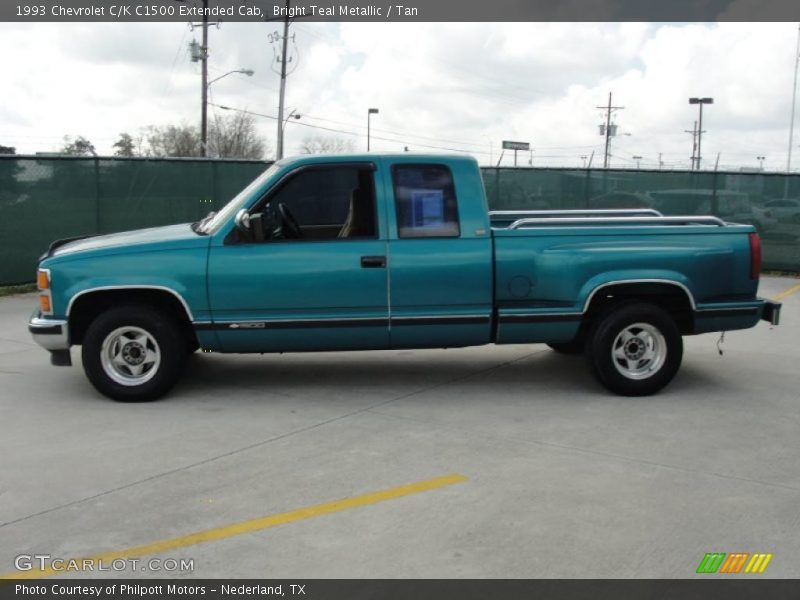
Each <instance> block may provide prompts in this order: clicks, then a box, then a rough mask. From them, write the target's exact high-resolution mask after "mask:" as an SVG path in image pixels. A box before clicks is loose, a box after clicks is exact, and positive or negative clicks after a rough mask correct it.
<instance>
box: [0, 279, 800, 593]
mask: <svg viewBox="0 0 800 600" xmlns="http://www.w3.org/2000/svg"><path fill="white" fill-rule="evenodd" d="M797 283H799V282H798V280H792V279H780V278H765V279H763V280H762V289H761V292H760V293H761V295H762V296H766V297H775V296H776V295H778V294H779V293H780V292H781V291H783V290H787V289H789V288H791V287H792V286H794V285H796V284H797ZM783 302H784V310H783V315H782V324H781V326H780V327H776V328H771V327H770V326H769V325H768V324H766V323H761V324H760V325H759V326H758V327H756V328H755V329H751V330H747V331H738V332H731V333H728V334H727V335H726V336H725V341H724V343H723V344H722V348H723V349H724V355H722V356H720V355H719V353H718V352H717V341H718V337H719V336H718V335H704V336H697V337H691V338H687V339H686V352H685V357H684V363H683V367H682V370H681V372H680V373H679V375H678V376H677V378H676V379H675V381H673V383H672V384H671V385H670V386H669V387H668V388H667V389H666V390H665V391H663V392H662V393H661V394H659V395H657V396H654V397H649V398H621V397H616V396H612V395H609V394H608V393H607V392H606V391H605V390H603V389H602V388H600V387H599V386H598V385H597V384H596V383H595V382H594V380H593V379H592V377H591V375H590V373H589V371H588V369H587V368H586V366H585V365H584V362H583V360H582V359H581V358H572V357H564V356H561V355H558V354H555V353H554V352H552V351H550V350H549V349H548V348H547V347H546V346H541V345H527V346H506V347H502V346H498V347H495V346H485V347H480V348H468V349H451V350H425V351H387V352H369V353H355V352H348V353H339V354H334V353H318V354H284V355H274V356H273V355H268V356H238V355H214V354H212V355H202V354H198V355H195V356H193V358H192V360H191V364H190V365H189V367H188V369H187V374H186V378H185V379H184V381H183V382H182V383H181V384H179V385H178V387H177V388H176V389H175V390H174V392H173V393H172V395H171V396H170V397H168V398H167V399H165V400H163V401H160V402H155V403H149V404H133V405H126V404H118V403H114V402H112V401H110V400H107V399H105V398H104V397H102V396H100V395H99V394H98V393H97V392H95V391H94V389H93V388H92V387H91V386H90V385H89V383H88V382H87V380H86V379H85V377H84V375H83V372H82V369H81V367H80V360H79V352H78V351H77V350H76V349H73V360H75V362H76V366H74V367H72V368H56V367H51V366H49V363H48V357H47V354H46V353H45V352H44V351H43V350H42V349H40V348H39V347H38V346H36V345H34V344H33V342H32V341H31V340H30V338H29V335H28V333H27V330H26V321H27V317H28V315H29V313H30V311H31V310H32V307H33V304H34V297H33V296H31V295H27V296H16V297H9V298H2V299H0V390H2V391H1V392H0V473H2V477H0V575H2V574H8V573H10V572H12V571H13V569H14V558H15V556H17V555H19V554H35V553H38V554H49V555H52V556H53V557H61V558H71V557H84V556H96V555H103V554H104V553H108V552H112V553H113V552H115V551H123V552H122V555H125V552H124V550H125V549H129V548H132V547H137V546H140V545H148V544H149V545H151V546H149V547H148V549H147V552H148V553H150V556H153V557H160V558H176V559H181V558H184V559H194V570H193V571H192V572H188V571H186V572H183V573H175V574H174V575H183V576H187V577H281V578H282V577H291V578H323V577H666V578H685V577H691V576H694V573H695V569H696V568H697V566H698V564H699V563H700V561H701V559H702V558H703V555H704V554H705V553H706V552H715V551H716V552H751V553H753V552H769V553H772V554H773V558H772V560H771V562H770V563H769V567H768V569H767V570H766V572H765V573H764V575H761V577H798V576H800V562H798V560H797V557H798V556H799V555H800V539H799V538H798V537H797V535H796V532H797V530H798V526H800V438H799V437H798V435H797V432H798V430H800V391H799V390H800V368H798V367H799V366H800V348H798V345H797V339H798V332H800V317H798V312H800V310H798V309H800V292H797V293H794V294H792V295H789V296H787V297H786V298H785V299H784V300H783ZM458 475H460V476H463V477H457V476H458ZM448 476H453V477H454V479H447V477H448ZM441 478H444V479H441ZM431 480H433V481H434V484H426V483H425V482H430V481H431ZM437 482H438V483H437ZM409 484H411V485H410V486H409ZM426 485H427V487H426ZM403 486H408V487H403ZM398 490H400V491H398ZM372 492H381V493H380V494H372ZM401 492H402V493H401ZM370 494H372V495H370ZM339 500H342V502H340V503H338V504H337V503H336V502H335V501H339ZM306 507H311V508H309V510H307V511H301V512H298V509H303V508H306ZM270 515H277V516H276V517H274V518H272V519H271V520H269V519H268V520H263V519H262V520H258V519H260V518H262V517H266V516H270ZM230 524H241V525H237V526H236V527H232V528H231V527H228V526H229V525H230ZM198 532H205V533H204V534H202V535H196V536H195V537H190V536H191V535H192V534H196V533H198ZM209 532H212V533H209ZM213 532H217V533H213ZM187 536H189V537H187ZM214 536H216V537H214ZM196 542H199V543H196ZM150 556H147V557H146V558H150ZM104 575H108V573H104ZM120 575H124V576H134V577H136V576H145V577H153V576H159V575H164V573H160V572H138V571H125V572H122V573H120Z"/></svg>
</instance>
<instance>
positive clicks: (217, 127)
mask: <svg viewBox="0 0 800 600" xmlns="http://www.w3.org/2000/svg"><path fill="white" fill-rule="evenodd" d="M266 150H267V144H266V141H265V140H264V139H263V138H261V137H260V136H259V135H258V132H257V131H256V122H255V118H254V117H253V115H250V114H247V113H243V112H236V113H233V114H231V115H226V116H224V117H220V116H218V115H215V116H214V119H213V121H212V122H211V126H210V127H209V130H208V155H209V156H215V157H218V158H253V159H261V158H264V154H265V152H266Z"/></svg>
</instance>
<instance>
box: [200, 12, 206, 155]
mask: <svg viewBox="0 0 800 600" xmlns="http://www.w3.org/2000/svg"><path fill="white" fill-rule="evenodd" d="M200 50H201V51H202V53H203V77H202V79H203V83H202V85H203V92H202V94H203V108H202V110H201V112H200V145H201V146H202V153H203V156H208V0H203V46H202V48H201V49H200Z"/></svg>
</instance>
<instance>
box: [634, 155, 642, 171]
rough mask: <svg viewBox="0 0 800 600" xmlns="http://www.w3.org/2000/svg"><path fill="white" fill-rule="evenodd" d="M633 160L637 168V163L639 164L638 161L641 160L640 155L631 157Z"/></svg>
mask: <svg viewBox="0 0 800 600" xmlns="http://www.w3.org/2000/svg"><path fill="white" fill-rule="evenodd" d="M633 160H635V161H636V168H637V169H638V168H639V165H640V161H641V160H642V157H641V156H638V155H637V156H634V157H633Z"/></svg>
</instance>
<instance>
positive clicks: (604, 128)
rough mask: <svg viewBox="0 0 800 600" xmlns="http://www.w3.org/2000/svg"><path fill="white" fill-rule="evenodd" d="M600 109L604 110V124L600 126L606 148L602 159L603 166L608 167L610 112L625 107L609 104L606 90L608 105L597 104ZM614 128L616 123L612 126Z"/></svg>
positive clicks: (609, 98) (609, 97) (609, 100)
mask: <svg viewBox="0 0 800 600" xmlns="http://www.w3.org/2000/svg"><path fill="white" fill-rule="evenodd" d="M597 108H599V109H600V110H603V111H605V112H606V124H605V126H603V125H601V126H600V131H601V133H605V137H606V150H605V158H604V159H603V168H604V169H607V168H608V144H609V141H610V138H611V113H613V112H614V111H617V110H622V109H623V108H625V107H624V106H612V105H611V92H608V106H598V107H597ZM614 127H615V128H616V125H615V126H614Z"/></svg>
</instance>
